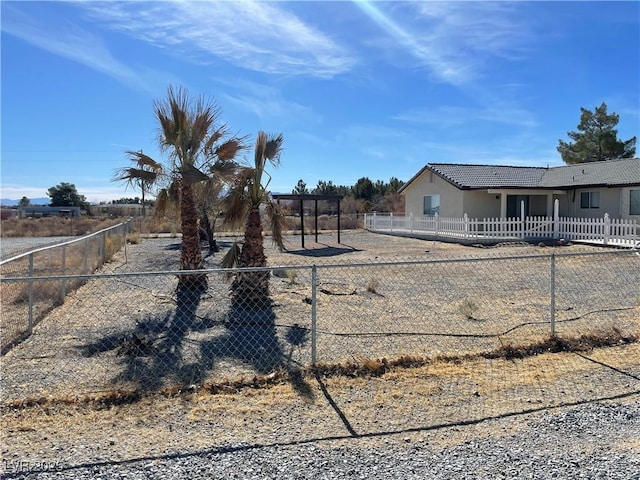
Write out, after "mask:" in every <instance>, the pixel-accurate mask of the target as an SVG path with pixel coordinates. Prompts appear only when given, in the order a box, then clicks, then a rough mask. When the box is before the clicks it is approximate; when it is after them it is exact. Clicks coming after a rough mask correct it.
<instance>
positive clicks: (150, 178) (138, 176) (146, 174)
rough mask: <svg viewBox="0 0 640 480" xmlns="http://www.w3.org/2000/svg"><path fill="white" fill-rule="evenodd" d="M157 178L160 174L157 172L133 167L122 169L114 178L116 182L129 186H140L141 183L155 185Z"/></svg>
mask: <svg viewBox="0 0 640 480" xmlns="http://www.w3.org/2000/svg"><path fill="white" fill-rule="evenodd" d="M157 178H158V174H157V173H156V172H150V171H149V170H143V169H141V168H133V167H128V168H121V169H119V170H118V171H117V172H116V174H115V176H114V177H113V179H114V180H115V181H122V182H126V183H127V184H129V185H133V184H138V183H139V182H146V183H147V184H149V183H154V182H155V181H156V179H157Z"/></svg>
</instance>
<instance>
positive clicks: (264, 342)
mask: <svg viewBox="0 0 640 480" xmlns="http://www.w3.org/2000/svg"><path fill="white" fill-rule="evenodd" d="M275 320H276V316H275V313H274V312H273V307H272V306H271V305H270V304H268V305H264V306H261V307H244V306H240V305H233V304H232V305H231V307H230V309H229V312H228V316H227V322H226V332H225V333H224V334H223V335H221V336H218V337H216V338H214V339H212V340H210V341H206V342H203V343H202V344H201V346H200V352H201V356H202V361H203V363H204V364H205V365H206V367H207V368H208V369H212V368H213V366H214V363H215V361H216V359H221V358H226V359H233V360H239V361H240V362H242V363H244V364H246V365H250V366H251V367H252V368H253V370H255V372H256V373H259V374H262V375H264V374H268V373H271V372H274V371H275V370H278V369H279V368H282V367H283V366H284V364H285V360H286V357H285V355H284V352H283V349H282V345H281V343H280V341H279V339H278V335H277V331H276V322H275Z"/></svg>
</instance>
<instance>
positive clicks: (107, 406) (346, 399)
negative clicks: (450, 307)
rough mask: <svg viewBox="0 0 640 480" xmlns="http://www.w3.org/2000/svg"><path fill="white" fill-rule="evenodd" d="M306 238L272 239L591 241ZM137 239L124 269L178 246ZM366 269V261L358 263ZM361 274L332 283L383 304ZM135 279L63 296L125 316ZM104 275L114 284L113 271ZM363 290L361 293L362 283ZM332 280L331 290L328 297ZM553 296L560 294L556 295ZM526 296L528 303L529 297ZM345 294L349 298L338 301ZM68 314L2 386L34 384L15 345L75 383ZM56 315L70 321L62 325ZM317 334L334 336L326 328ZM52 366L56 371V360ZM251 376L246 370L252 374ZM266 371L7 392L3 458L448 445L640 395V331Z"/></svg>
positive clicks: (513, 249)
mask: <svg viewBox="0 0 640 480" xmlns="http://www.w3.org/2000/svg"><path fill="white" fill-rule="evenodd" d="M229 240H230V239H222V240H221V244H222V245H223V247H226V246H228V243H229ZM313 240H314V241H313V242H310V239H309V238H307V245H306V246H307V248H305V249H302V248H299V244H298V247H297V248H296V244H295V242H299V241H300V238H299V237H292V238H290V239H289V243H290V246H289V250H288V252H284V253H280V252H277V251H276V250H274V249H272V248H271V247H270V246H268V248H269V250H268V257H269V262H270V265H273V266H278V265H282V266H290V265H294V264H295V265H298V264H300V263H302V262H312V263H320V261H324V262H325V264H331V262H333V263H336V262H339V263H346V261H347V259H349V262H350V263H357V264H362V265H363V267H362V268H365V267H364V266H366V265H367V264H368V263H371V262H374V261H380V259H381V258H384V259H385V260H386V259H389V261H399V260H403V261H411V260H415V259H422V258H425V257H427V258H433V259H451V258H460V257H464V258H473V257H480V256H486V255H487V254H489V255H496V256H503V257H505V256H506V257H511V256H513V255H516V256H517V255H522V254H529V255H537V254H540V253H541V252H542V253H545V254H546V253H548V252H549V251H550V250H552V249H553V250H554V251H557V252H560V251H562V252H570V251H572V252H577V251H580V252H585V251H587V252H590V251H595V250H597V249H594V248H592V247H584V246H563V247H557V248H556V247H540V246H525V245H510V246H501V247H496V248H492V249H487V248H472V247H461V246H459V245H453V244H439V243H434V242H425V241H422V240H413V239H404V238H398V237H388V236H382V235H380V236H375V235H374V236H371V234H367V233H366V232H354V233H350V234H346V235H344V239H343V242H342V244H341V245H339V244H337V242H336V237H335V234H332V235H328V236H326V237H320V238H319V241H318V242H317V243H316V242H315V239H313ZM365 240H367V241H368V242H369V243H366V242H365ZM148 242H152V240H149V241H148ZM169 242H170V240H169ZM145 243H146V244H147V245H146V246H147V247H148V246H149V245H150V243H147V241H145V242H143V243H142V244H141V246H137V245H131V246H129V250H128V252H127V254H128V261H129V263H128V264H126V265H125V264H124V263H123V262H122V261H120V262H117V261H116V262H114V263H112V264H110V265H109V268H108V269H107V270H109V269H110V270H111V271H118V272H123V271H131V269H132V268H133V265H134V264H136V265H137V266H136V268H141V269H143V270H147V271H154V270H157V269H158V267H159V266H163V268H169V267H171V266H172V265H173V266H175V265H176V264H177V251H176V250H175V249H163V250H161V251H157V254H155V255H153V256H149V255H146V254H143V252H144V248H143V247H144V245H145ZM266 243H267V244H268V243H269V242H266ZM365 244H366V247H364V245H365ZM218 258H219V255H218V256H216V257H213V258H209V259H208V260H207V261H208V262H209V266H212V265H213V264H214V263H215V262H216V261H217V259H218ZM136 262H137V263H136ZM172 262H173V263H172ZM505 265H512V264H509V263H506V264H505ZM569 267H571V268H574V269H578V267H579V268H583V267H584V265H582V264H579V265H578V266H576V265H567V269H569ZM500 268H504V267H500ZM511 269H512V270H513V269H514V267H513V266H512V267H511ZM349 271H351V270H349ZM362 271H364V272H367V273H370V272H369V271H368V270H366V269H365V270H362ZM456 271H457V272H458V274H459V275H462V274H461V273H460V271H459V269H454V270H452V271H451V272H450V273H451V274H452V275H455V274H456ZM468 273H469V272H468V271H467V272H466V274H468ZM462 276H464V275H462ZM276 278H277V279H278V281H280V282H281V287H282V288H283V290H282V292H280V294H281V295H292V296H295V295H297V294H292V293H287V290H286V288H285V287H287V286H291V283H292V282H291V279H290V278H287V277H286V275H285V276H284V277H282V278H280V277H276ZM380 278H381V279H384V275H380ZM367 279H368V280H367ZM302 280H303V279H302V278H297V279H296V282H297V285H293V287H292V288H293V289H294V290H295V289H296V288H303V287H302V286H301V285H300V284H301V283H302ZM369 280H370V278H369V275H368V274H367V275H360V276H358V275H355V274H353V275H352V276H351V277H350V280H349V281H348V282H344V281H343V282H342V283H341V284H340V286H339V288H340V289H344V288H350V287H349V285H352V284H353V285H356V288H357V289H359V291H361V292H362V293H361V295H360V296H359V297H358V296H348V297H349V298H351V299H352V300H355V301H356V302H359V303H361V304H362V303H363V302H364V299H374V300H375V301H377V300H378V299H382V300H381V303H380V305H388V302H389V301H390V300H389V298H388V297H389V295H390V284H389V283H385V282H384V281H381V282H380V284H379V285H377V287H376V288H377V289H378V290H379V291H380V292H381V295H386V296H387V297H381V296H380V295H378V294H375V293H372V292H366V289H364V288H363V285H364V286H366V283H365V284H359V283H358V282H359V281H365V282H367V281H369ZM332 282H334V283H332ZM345 284H346V285H347V286H346V287H345ZM136 285H137V284H136V282H133V281H131V282H129V283H128V284H126V285H125V284H119V286H118V288H117V289H116V290H113V292H112V294H111V295H112V296H109V297H104V291H103V290H100V289H98V290H95V291H94V292H93V294H94V295H98V296H100V295H102V297H100V298H101V302H99V303H95V304H92V303H91V302H88V301H87V298H88V297H85V296H81V295H79V296H78V295H77V296H76V297H74V298H72V299H71V300H70V301H69V302H68V303H65V305H66V306H67V308H69V309H71V311H73V312H76V314H77V316H79V313H78V312H80V311H81V309H82V308H86V309H88V310H90V311H92V312H93V313H94V316H104V317H105V318H108V319H109V320H110V321H112V322H114V321H116V319H118V318H120V317H119V315H121V312H123V311H125V307H129V308H130V306H131V303H130V304H128V305H119V304H118V303H117V302H115V301H114V299H115V298H117V295H120V294H121V293H122V292H123V291H129V292H130V293H131V291H133V290H134V289H135V288H138V290H136V291H142V289H140V288H139V287H140V285H137V286H136ZM331 285H333V287H331V288H334V289H336V288H338V287H337V286H336V284H335V279H331V278H328V279H326V285H325V286H327V288H329V287H330V286H331ZM134 287H135V288H134ZM149 287H150V288H149V289H148V290H149V291H153V294H152V295H151V294H149V295H150V296H149V297H139V300H140V301H139V302H135V301H134V302H133V304H134V305H136V306H137V307H138V308H142V307H141V306H142V305H144V302H141V300H142V299H143V298H145V299H147V300H148V298H154V299H155V300H156V301H164V302H165V303H166V304H167V305H169V306H171V302H170V301H169V300H168V298H167V297H165V296H164V293H166V292H169V291H170V289H171V284H170V282H169V283H168V284H166V285H165V284H164V283H160V282H158V281H154V283H152V284H150V286H149ZM499 287H500V286H497V287H496V288H499ZM110 288H115V287H114V286H113V285H111V286H110ZM287 288H288V287H287ZM635 288H637V286H636V287H635ZM363 290H364V291H363ZM89 292H91V290H89ZM100 292H102V294H100ZM365 292H366V293H367V295H368V296H365ZM335 293H336V291H333V293H332V298H333V297H335ZM139 295H142V294H141V293H140V294H139ZM352 297H353V298H352ZM340 298H342V297H340ZM584 298H585V301H586V302H587V303H588V301H589V295H584ZM162 299H164V300H162ZM385 299H386V301H385ZM559 300H562V296H560V299H559ZM478 302H479V304H480V305H481V309H479V311H477V312H474V313H476V317H478V318H477V319H467V321H466V322H467V324H468V325H466V324H465V325H466V326H465V327H464V328H466V329H468V328H470V327H469V325H476V327H477V328H479V329H484V330H487V329H488V328H490V322H489V321H487V320H486V319H485V320H484V321H483V319H484V317H483V316H482V314H483V310H482V309H484V308H486V304H485V303H484V302H482V301H481V300H478ZM532 302H533V303H535V300H533V301H532ZM367 305H368V307H366V308H369V309H370V310H368V311H369V312H371V311H372V310H371V305H372V303H368V304H367ZM342 308H346V307H344V305H343V307H342ZM349 308H351V307H349ZM376 308H378V307H376ZM380 308H382V307H380ZM576 308H577V305H576V306H572V309H573V310H575V309H576ZM631 308H634V307H631ZM568 312H571V311H568ZM631 312H633V310H632V311H631ZM99 313H101V315H98V314H99ZM574 314H575V312H573V313H571V315H574ZM80 317H81V316H80ZM591 317H593V315H592V316H591ZM591 317H589V319H590V320H592V318H591ZM600 317H602V318H606V317H611V318H616V313H615V312H609V313H608V314H607V313H601V314H600ZM600 317H598V318H600ZM636 320H637V319H636ZM72 323H73V322H72V320H71V319H70V317H69V316H68V315H67V316H65V315H61V316H60V317H59V318H57V319H56V317H52V318H51V321H50V322H48V323H47V322H43V323H42V324H41V325H40V326H39V330H38V331H39V332H40V333H41V336H40V337H38V336H37V335H36V336H34V340H33V343H32V348H33V345H37V348H36V350H37V351H38V352H39V353H38V354H37V355H36V354H35V353H34V352H35V351H36V350H34V351H32V352H29V351H28V350H24V349H23V350H21V349H16V350H15V351H13V352H10V354H8V355H7V356H5V357H3V359H2V362H3V364H2V367H3V377H4V378H3V380H2V381H3V382H4V384H3V389H5V388H6V387H7V386H9V387H10V388H16V387H18V386H19V385H20V384H21V383H24V384H25V388H26V390H25V392H28V391H29V389H28V388H27V387H28V384H29V382H30V377H29V376H23V377H17V376H14V377H12V376H11V375H17V373H16V372H17V370H18V369H14V368H13V367H11V370H15V371H16V372H13V373H11V372H8V370H7V365H8V363H7V362H9V361H11V359H14V360H15V359H16V358H17V359H20V361H21V362H23V363H22V370H23V371H24V370H25V365H26V366H27V368H31V369H35V368H36V367H37V365H42V363H41V362H46V364H47V365H48V367H47V369H46V372H45V373H46V375H45V377H43V378H60V379H62V380H64V381H66V382H67V384H68V385H70V386H73V385H74V384H73V382H74V381H75V382H78V381H81V380H82V379H79V378H76V377H74V376H73V374H72V373H71V372H72V371H73V370H68V373H66V374H65V373H64V368H65V365H74V364H75V363H76V361H75V360H73V358H75V357H62V360H61V363H55V362H52V361H51V358H47V351H49V350H47V349H51V348H53V347H54V346H57V347H56V348H57V349H60V348H61V347H60V346H61V345H63V342H64V341H68V342H71V343H70V345H75V344H74V343H73V342H78V341H80V340H82V338H80V337H79V332H84V331H86V330H87V328H86V326H83V327H82V328H80V327H74V328H75V329H74V328H71V327H69V325H70V324H72ZM81 323H82V322H80V324H81ZM574 323H575V322H574ZM61 325H67V327H69V328H71V329H70V330H69V329H67V330H65V331H62V332H60V328H59V327H60V326H61ZM47 332H48V333H47ZM55 332H57V333H56V335H58V336H57V337H53V338H55V340H54V341H52V340H51V338H52V337H51V335H53V334H54V333H55ZM67 337H68V338H67ZM194 338H196V337H194ZM47 339H48V340H47ZM324 341H325V342H326V343H336V342H335V339H332V338H331V337H327V338H326V339H325V340H324ZM431 343H434V342H431ZM25 345H26V346H28V345H29V344H28V343H25ZM24 348H26V347H24ZM443 348H444V347H443ZM54 351H55V349H53V350H51V352H54ZM367 357H368V359H367V358H365V359H363V361H367V360H371V359H372V358H375V357H376V355H367ZM351 358H352V359H353V358H355V357H353V356H352V357H351ZM103 360H104V362H106V363H104V365H103V364H99V363H95V364H92V365H93V366H92V368H91V370H90V371H91V372H92V374H93V377H99V376H100V375H101V374H102V371H101V369H102V368H103V367H104V368H106V367H105V366H107V367H108V362H112V361H113V358H112V357H109V356H105V357H104V359H103ZM24 362H26V363H24ZM61 368H62V370H63V371H62V372H60V371H59V370H60V369H61ZM8 373H10V374H9V376H8V375H7V374H8ZM250 378H251V377H247V379H248V380H250ZM272 378H273V381H267V382H265V383H266V385H263V386H258V385H257V384H256V385H255V386H253V387H252V386H251V382H250V381H249V382H246V381H245V382H244V384H243V385H244V386H241V387H240V386H237V384H234V383H233V382H229V383H228V384H227V385H226V386H225V387H224V388H219V389H217V390H216V393H215V394H214V393H211V391H209V390H207V389H199V388H197V387H194V388H187V389H183V390H182V391H181V392H177V391H174V392H173V395H169V394H167V392H166V391H165V392H164V393H161V392H160V391H156V392H155V393H154V392H148V393H147V394H145V395H143V396H142V397H141V398H138V399H136V400H135V401H132V402H128V401H125V400H123V401H122V402H118V401H115V402H114V401H113V398H114V397H113V396H111V397H109V398H110V399H111V401H109V402H102V401H101V400H100V399H101V398H103V397H101V395H102V393H101V392H92V393H87V394H85V395H81V396H77V395H73V394H71V395H69V396H64V395H62V394H58V395H51V396H47V395H44V396H42V397H39V400H38V401H35V402H33V403H32V404H29V405H26V404H22V405H21V404H20V402H11V403H9V402H7V403H5V404H4V405H3V406H2V407H1V413H2V418H3V422H2V428H1V430H0V433H1V442H0V443H1V444H2V452H1V453H2V457H3V459H5V460H7V461H11V460H12V459H13V460H15V459H22V460H24V459H25V456H26V457H27V458H30V459H32V460H34V461H35V460H37V461H40V462H43V461H51V462H59V463H61V464H64V465H67V466H70V465H80V464H92V463H95V464H100V463H101V462H124V461H131V460H153V459H154V458H162V457H166V456H169V455H172V454H186V453H189V452H206V451H211V450H212V449H216V448H228V447H229V446H230V445H238V444H245V445H263V446H264V445H296V444H303V443H318V444H320V445H322V444H325V443H327V442H331V443H332V444H336V443H340V442H345V443H353V442H354V441H355V442H359V443H360V444H370V443H376V444H381V445H384V444H385V443H389V442H394V443H405V442H410V443H416V442H427V443H429V445H431V446H433V447H434V448H435V447H440V448H443V447H446V446H450V445H455V444H459V443H462V442H465V441H468V440H469V439H473V438H484V437H497V436H503V435H504V436H506V435H509V434H510V433H512V432H514V431H517V430H519V429H522V428H526V425H527V423H528V422H529V421H531V419H532V418H534V417H535V416H536V415H540V414H542V413H544V412H546V411H553V410H555V409H559V408H565V407H568V406H574V405H582V404H587V403H591V402H598V401H619V402H638V401H640V344H638V343H628V344H620V345H617V346H609V347H606V348H595V349H587V350H581V351H577V352H573V353H571V352H557V353H552V352H546V353H541V354H537V355H533V356H528V357H525V358H504V357H503V358H493V359H489V358H483V357H478V356H476V357H469V358H468V359H466V360H464V359H458V360H455V361H454V360H451V361H439V360H433V361H431V362H429V363H427V364H425V365H422V366H419V367H417V368H402V367H394V368H389V369H386V371H385V372H384V373H382V374H381V375H373V376H372V375H364V376H362V375H355V374H351V373H348V372H347V374H345V375H329V374H327V375H322V374H319V375H317V376H315V375H314V374H313V373H312V372H311V371H306V373H304V374H302V375H298V376H290V377H286V376H284V377H272ZM7 382H9V383H10V384H8V383H7ZM71 393H73V392H71ZM112 393H113V392H112ZM23 398H25V397H23ZM636 447H637V445H636ZM611 448H612V449H614V450H616V449H617V450H624V449H629V448H635V447H634V446H633V445H629V444H624V445H623V444H620V445H611Z"/></svg>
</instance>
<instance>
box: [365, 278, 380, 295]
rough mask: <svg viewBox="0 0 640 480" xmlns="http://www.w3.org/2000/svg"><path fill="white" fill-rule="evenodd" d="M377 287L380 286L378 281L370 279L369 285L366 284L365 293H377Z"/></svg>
mask: <svg viewBox="0 0 640 480" xmlns="http://www.w3.org/2000/svg"><path fill="white" fill-rule="evenodd" d="M379 286H380V281H379V280H378V279H377V278H372V279H370V280H369V283H368V284H367V292H369V293H378V287H379Z"/></svg>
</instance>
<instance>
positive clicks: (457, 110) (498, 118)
mask: <svg viewBox="0 0 640 480" xmlns="http://www.w3.org/2000/svg"><path fill="white" fill-rule="evenodd" d="M392 118H393V119H394V120H399V121H404V122H410V123H417V124H435V125H439V126H441V127H455V126H460V125H464V124H468V123H477V122H490V123H500V124H506V125H516V126H520V127H526V128H533V127H535V126H537V122H536V121H535V119H534V118H533V115H532V114H531V113H530V112H528V111H526V110H524V109H522V108H519V107H509V106H502V107H500V108H497V107H488V108H470V107H459V106H447V105H444V106H439V107H436V108H422V109H414V110H408V111H406V112H402V113H400V114H397V115H394V116H393V117H392Z"/></svg>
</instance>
